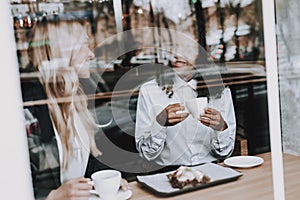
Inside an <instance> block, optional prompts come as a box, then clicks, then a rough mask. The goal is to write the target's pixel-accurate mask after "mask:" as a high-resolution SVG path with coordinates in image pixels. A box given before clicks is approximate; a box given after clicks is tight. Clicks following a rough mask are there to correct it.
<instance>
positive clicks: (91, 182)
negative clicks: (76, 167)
mask: <svg viewBox="0 0 300 200" xmlns="http://www.w3.org/2000/svg"><path fill="white" fill-rule="evenodd" d="M88 184H90V185H91V186H93V189H92V190H90V194H94V195H98V193H97V192H96V190H95V187H94V186H95V183H94V182H93V181H89V182H88Z"/></svg>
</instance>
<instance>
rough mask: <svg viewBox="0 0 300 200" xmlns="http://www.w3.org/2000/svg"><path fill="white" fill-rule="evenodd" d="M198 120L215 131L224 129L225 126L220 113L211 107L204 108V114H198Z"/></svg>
mask: <svg viewBox="0 0 300 200" xmlns="http://www.w3.org/2000/svg"><path fill="white" fill-rule="evenodd" d="M198 120H199V121H200V122H201V123H202V124H204V125H205V126H209V127H211V128H212V129H214V130H217V131H224V130H225V129H226V128H227V124H226V122H225V121H224V119H223V117H222V115H221V113H220V112H219V111H217V110H216V109H213V108H205V109H204V114H202V115H200V118H199V119H198Z"/></svg>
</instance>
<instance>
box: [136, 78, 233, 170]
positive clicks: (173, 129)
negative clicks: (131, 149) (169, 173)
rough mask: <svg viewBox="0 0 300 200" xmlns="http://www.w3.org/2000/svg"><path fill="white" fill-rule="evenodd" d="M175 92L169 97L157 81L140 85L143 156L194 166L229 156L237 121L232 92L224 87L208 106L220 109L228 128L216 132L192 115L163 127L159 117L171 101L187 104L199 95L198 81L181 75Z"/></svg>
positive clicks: (138, 122) (138, 124)
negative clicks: (197, 91) (185, 79)
mask: <svg viewBox="0 0 300 200" xmlns="http://www.w3.org/2000/svg"><path fill="white" fill-rule="evenodd" d="M173 91H174V95H173V97H172V98H168V95H166V93H165V91H162V90H161V88H160V87H159V86H158V84H157V82H156V81H155V80H152V81H149V82H147V83H145V84H143V85H142V86H141V88H140V92H139V97H138V104H137V117H136V129H135V130H136V131H135V141H136V146H137V149H138V151H139V152H140V155H141V156H142V157H144V158H146V159H147V160H153V161H155V162H156V163H158V164H160V165H164V166H165V165H195V164H200V163H204V162H211V161H213V160H216V159H217V158H224V157H226V156H229V155H230V154H231V152H232V151H233V148H234V142H235V131H236V121H235V113H234V107H233V103H232V97H231V92H230V89H229V88H225V89H224V91H223V92H222V95H221V98H220V99H212V100H210V102H209V104H208V106H209V107H213V108H215V109H217V110H218V111H219V112H220V113H221V114H222V117H223V118H224V120H225V121H226V123H227V125H228V128H227V129H226V130H224V131H215V130H213V129H212V128H210V127H207V126H205V125H203V124H202V123H201V122H199V121H198V120H197V119H194V118H193V117H192V116H191V115H189V116H188V117H187V118H186V119H185V120H184V121H182V122H181V123H178V124H176V125H174V126H161V125H160V124H159V123H157V121H156V116H157V115H158V114H159V113H160V112H161V111H162V110H163V109H164V108H165V107H166V106H167V105H169V104H173V103H184V102H185V101H186V100H188V99H191V98H196V97H197V93H196V81H195V80H191V81H190V82H188V83H187V82H185V81H184V80H182V79H181V78H179V77H178V76H176V77H175V80H174V85H173Z"/></svg>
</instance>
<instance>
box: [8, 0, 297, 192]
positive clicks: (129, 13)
mask: <svg viewBox="0 0 300 200" xmlns="http://www.w3.org/2000/svg"><path fill="white" fill-rule="evenodd" d="M11 13H12V19H13V20H12V23H13V27H14V31H15V32H14V33H15V42H16V45H17V55H18V64H19V71H20V74H21V76H20V77H21V85H22V95H23V104H24V108H28V107H31V106H36V105H43V104H47V103H48V102H47V99H46V98H45V97H44V96H38V98H37V99H32V90H31V89H32V88H30V87H29V85H30V84H31V83H32V82H33V81H37V82H38V81H39V79H38V78H39V75H38V74H37V73H36V69H35V62H34V60H33V58H32V56H33V53H34V51H32V50H33V49H34V48H38V47H39V45H40V44H46V43H48V42H49V41H48V40H43V41H41V42H42V43H32V42H31V41H30V40H29V38H31V37H32V30H33V27H34V26H35V24H37V23H38V22H41V21H43V20H44V19H46V18H47V20H48V23H53V24H55V23H58V22H62V24H72V23H73V22H80V23H81V24H82V25H83V26H84V27H85V28H86V33H87V35H88V36H89V39H88V45H89V47H90V48H91V49H92V50H93V53H94V54H95V58H94V59H93V60H92V61H91V62H90V72H91V75H92V76H91V78H92V80H93V83H92V84H94V85H95V86H97V89H95V91H96V92H95V91H93V92H95V93H94V94H92V95H88V100H89V104H88V106H89V109H90V111H91V113H92V114H93V117H95V119H96V122H97V124H98V125H99V127H100V128H99V130H100V131H99V133H98V134H97V135H96V143H97V146H99V149H100V150H101V152H102V153H103V154H102V159H101V161H102V162H104V163H105V164H106V165H108V166H110V167H113V168H116V169H118V170H121V171H123V172H124V175H125V178H127V179H128V180H134V178H135V177H134V176H135V175H136V174H137V173H145V172H146V173H149V172H151V171H155V170H157V169H160V168H159V167H160V166H158V165H157V164H156V163H154V162H149V161H146V160H145V159H143V158H142V157H141V156H140V154H139V152H138V151H137V148H136V144H135V138H134V136H135V120H136V109H137V101H138V94H139V88H140V86H141V85H142V84H143V83H144V82H146V81H149V80H150V79H151V78H153V77H155V76H156V75H157V69H156V68H155V67H157V66H158V65H159V66H167V65H168V64H169V61H170V60H169V59H170V55H169V54H170V52H172V51H174V50H176V49H177V48H179V47H180V46H187V47H190V46H189V45H190V44H189V43H188V40H185V39H184V37H183V39H182V40H178V38H180V37H179V36H181V34H187V35H189V36H191V37H193V38H195V41H197V42H196V43H197V44H198V47H200V48H201V49H202V51H204V52H205V53H207V54H206V55H207V57H208V59H209V61H210V62H212V63H213V64H214V66H215V67H217V69H218V71H217V73H218V77H220V78H221V79H220V80H222V84H223V85H224V86H225V87H229V88H230V89H231V93H232V99H233V104H234V110H235V117H236V138H235V148H234V151H233V153H232V156H238V155H245V156H246V155H261V154H263V155H265V154H264V153H270V151H271V149H270V138H269V136H270V133H269V121H268V107H267V105H268V101H267V95H268V91H267V85H266V68H265V52H264V35H263V22H262V2H261V1H260V0H252V1H242V0H241V1H226V0H218V1H215V0H202V1H200V0H191V1H189V0H185V1H182V0H178V1H176V3H174V1H155V0H124V1H121V0H120V1H112V0H99V1H88V0H86V1H85V0H83V1H75V0H74V1H54V0H53V1H34V0H31V1H16V0H11ZM296 27H297V26H296ZM282 34H283V33H282ZM283 35H284V34H283ZM282 42H283V43H284V42H286V41H284V40H282ZM288 42H290V43H291V41H290V40H289V41H288ZM196 51H199V52H200V50H199V49H197V50H196ZM286 52H288V50H285V53H286ZM193 53H195V52H192V51H191V53H190V55H192V54H193ZM291 56H292V55H290V54H289V57H288V58H291ZM284 57H285V56H284ZM288 58H286V59H288ZM151 64H157V65H151ZM294 64H295V65H296V64H297V63H294ZM211 69H215V68H211ZM211 69H209V68H207V70H208V71H209V70H211ZM209 72H211V71H209ZM288 86H289V87H291V86H290V85H288ZM203 87H204V86H203ZM289 92H290V93H289V95H296V93H295V91H294V90H289ZM285 97H286V98H287V100H289V101H294V100H293V98H288V97H287V96H285ZM295 98H296V97H295ZM295 103H296V102H295ZM293 104H294V103H293ZM288 109H290V108H288ZM282 113H283V115H284V114H286V115H289V116H290V117H291V119H292V120H296V119H295V118H294V117H293V116H291V113H289V112H282ZM24 114H25V118H26V120H27V121H26V122H27V124H26V131H27V134H35V131H40V130H39V129H38V128H39V127H38V125H39V121H38V120H37V119H36V118H34V117H32V116H31V114H30V113H28V112H27V110H26V109H24ZM294 122H295V121H289V123H292V124H294V125H296V123H294ZM283 123H285V122H283ZM289 128H290V127H289ZM287 129H288V128H287ZM293 141H295V140H293ZM286 144H287V143H286ZM221 161H222V160H221ZM271 181H272V180H271V177H270V180H269V182H267V183H269V185H270V187H271V185H272V184H271Z"/></svg>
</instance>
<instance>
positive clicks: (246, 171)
mask: <svg viewBox="0 0 300 200" xmlns="http://www.w3.org/2000/svg"><path fill="white" fill-rule="evenodd" d="M256 156H258V157H261V158H263V159H264V163H263V164H262V165H260V166H257V167H252V168H235V170H238V171H240V172H242V173H243V175H242V176H241V177H239V178H238V179H237V180H235V181H232V182H227V183H224V184H220V185H215V186H212V187H208V188H202V189H199V190H195V191H191V192H187V193H183V194H178V195H176V196H171V197H159V196H156V195H154V194H153V193H151V192H150V191H149V190H147V189H146V188H144V187H143V186H141V185H140V184H139V183H138V182H136V181H133V182H130V183H129V185H130V187H131V188H132V191H133V195H132V197H131V198H130V199H133V200H152V199H153V200H155V199H165V200H169V199H170V200H171V199H172V200H183V199H187V200H199V199H205V200H208V199H212V200H215V199H222V200H225V199H230V200H235V199H236V200H241V199H243V200H244V199H245V200H248V199H249V200H253V199H263V200H268V199H274V195H273V182H272V162H271V153H270V152H268V153H263V154H258V155H256ZM283 160H284V176H285V195H286V199H287V200H295V199H300V170H299V166H300V156H294V155H290V154H284V155H283ZM220 165H223V166H225V165H224V164H223V163H220Z"/></svg>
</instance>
